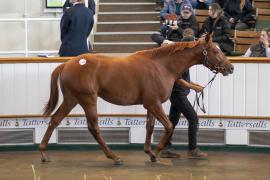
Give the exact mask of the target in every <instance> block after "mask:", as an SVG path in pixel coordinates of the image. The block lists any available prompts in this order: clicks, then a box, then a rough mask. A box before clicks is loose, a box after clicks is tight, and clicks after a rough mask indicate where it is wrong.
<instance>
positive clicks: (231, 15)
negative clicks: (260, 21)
mask: <svg viewBox="0 0 270 180" xmlns="http://www.w3.org/2000/svg"><path fill="white" fill-rule="evenodd" d="M223 9H224V13H225V17H226V18H227V20H228V21H229V23H230V25H231V28H232V29H236V30H242V31H243V30H245V29H247V28H248V23H249V21H251V20H253V17H252V12H253V8H252V4H251V2H250V0H226V3H225V5H224V7H223Z"/></svg>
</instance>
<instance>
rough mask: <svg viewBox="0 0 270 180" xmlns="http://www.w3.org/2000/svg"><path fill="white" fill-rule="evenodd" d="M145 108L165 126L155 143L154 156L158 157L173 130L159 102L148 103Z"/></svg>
mask: <svg viewBox="0 0 270 180" xmlns="http://www.w3.org/2000/svg"><path fill="white" fill-rule="evenodd" d="M146 108H147V110H149V111H150V112H151V113H152V114H153V115H154V116H155V117H156V118H157V120H158V121H159V122H160V123H161V124H162V125H163V126H164V128H165V132H164V134H163V136H162V137H161V139H160V141H159V143H158V145H157V150H156V157H157V158H158V157H159V153H160V151H161V150H162V149H163V147H164V146H165V143H166V142H167V141H168V139H169V138H170V136H171V134H172V132H173V126H172V123H171V121H170V120H169V118H168V117H167V116H166V114H165V112H164V110H163V108H162V105H161V103H153V104H150V105H149V106H146Z"/></svg>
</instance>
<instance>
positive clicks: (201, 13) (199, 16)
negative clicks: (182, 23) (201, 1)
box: [195, 9, 208, 28]
mask: <svg viewBox="0 0 270 180" xmlns="http://www.w3.org/2000/svg"><path fill="white" fill-rule="evenodd" d="M195 16H196V20H197V21H198V23H199V27H200V28H201V27H202V25H203V23H204V21H205V20H206V18H207V17H208V10H207V9H195Z"/></svg>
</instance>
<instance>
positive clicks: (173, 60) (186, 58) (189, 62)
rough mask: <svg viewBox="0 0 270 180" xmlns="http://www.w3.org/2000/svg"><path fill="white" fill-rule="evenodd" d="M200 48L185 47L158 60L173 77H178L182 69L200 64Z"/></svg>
mask: <svg viewBox="0 0 270 180" xmlns="http://www.w3.org/2000/svg"><path fill="white" fill-rule="evenodd" d="M199 49H200V48H199V47H198V46H197V47H194V48H192V49H191V48H186V49H184V50H182V51H178V52H176V53H175V54H172V55H171V56H167V57H166V58H165V57H164V58H161V60H160V62H161V63H162V64H163V65H164V67H165V68H166V69H167V70H168V72H170V73H171V74H172V75H173V76H174V77H175V78H178V77H179V75H181V74H182V73H183V72H184V71H186V70H187V69H188V68H190V67H191V66H193V65H196V64H200V59H201V54H200V50H199Z"/></svg>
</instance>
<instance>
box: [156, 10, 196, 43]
mask: <svg viewBox="0 0 270 180" xmlns="http://www.w3.org/2000/svg"><path fill="white" fill-rule="evenodd" d="M165 22H166V21H165ZM174 22H175V23H174V24H169V25H167V24H165V23H164V24H163V25H162V26H161V27H160V34H153V35H152V36H151V38H152V40H153V41H154V42H156V43H158V44H159V45H161V44H162V43H163V42H164V40H166V41H165V43H168V42H170V41H172V42H173V41H181V39H182V38H183V36H182V33H183V31H184V30H185V29H186V28H190V29H192V30H193V31H194V34H195V36H197V35H198V29H199V25H198V23H197V21H196V18H195V16H194V15H193V14H192V7H191V6H189V5H184V6H183V8H182V10H181V15H180V17H179V19H178V22H177V21H174Z"/></svg>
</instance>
